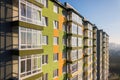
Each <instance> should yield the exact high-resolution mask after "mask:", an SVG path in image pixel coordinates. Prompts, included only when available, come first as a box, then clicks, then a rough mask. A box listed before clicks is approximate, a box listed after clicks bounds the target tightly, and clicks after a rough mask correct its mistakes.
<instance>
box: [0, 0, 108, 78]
mask: <svg viewBox="0 0 120 80" xmlns="http://www.w3.org/2000/svg"><path fill="white" fill-rule="evenodd" d="M0 7H1V8H0V80H9V79H10V80H108V75H109V51H108V43H109V36H108V35H107V34H106V33H105V32H101V30H99V29H98V28H97V27H96V26H95V25H93V24H92V23H91V22H90V21H88V20H86V19H85V18H84V17H83V16H82V15H80V13H79V12H78V11H77V10H76V9H74V8H73V7H72V6H71V5H70V4H68V3H65V4H62V3H60V2H59V1H58V0H0Z"/></svg>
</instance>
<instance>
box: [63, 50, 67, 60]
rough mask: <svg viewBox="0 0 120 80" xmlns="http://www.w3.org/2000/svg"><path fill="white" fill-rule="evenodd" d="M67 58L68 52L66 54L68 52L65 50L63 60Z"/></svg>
mask: <svg viewBox="0 0 120 80" xmlns="http://www.w3.org/2000/svg"><path fill="white" fill-rule="evenodd" d="M66 57H67V52H66V50H64V51H63V53H62V58H63V59H66Z"/></svg>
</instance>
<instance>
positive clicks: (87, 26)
mask: <svg viewBox="0 0 120 80" xmlns="http://www.w3.org/2000/svg"><path fill="white" fill-rule="evenodd" d="M93 27H94V25H93V24H92V23H90V22H89V21H84V79H83V80H93V74H92V70H93Z"/></svg>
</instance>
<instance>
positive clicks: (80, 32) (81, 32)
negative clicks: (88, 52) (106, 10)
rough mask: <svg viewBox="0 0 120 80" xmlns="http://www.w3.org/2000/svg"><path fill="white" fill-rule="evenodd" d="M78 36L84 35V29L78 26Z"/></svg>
mask: <svg viewBox="0 0 120 80" xmlns="http://www.w3.org/2000/svg"><path fill="white" fill-rule="evenodd" d="M78 34H79V35H82V34H83V31H82V27H79V26H78Z"/></svg>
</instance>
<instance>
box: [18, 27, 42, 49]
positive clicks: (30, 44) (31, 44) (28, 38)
mask: <svg viewBox="0 0 120 80" xmlns="http://www.w3.org/2000/svg"><path fill="white" fill-rule="evenodd" d="M19 32H20V34H19V37H20V45H19V47H20V49H31V48H42V42H41V37H42V32H41V31H39V30H34V29H28V28H23V27H19Z"/></svg>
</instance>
